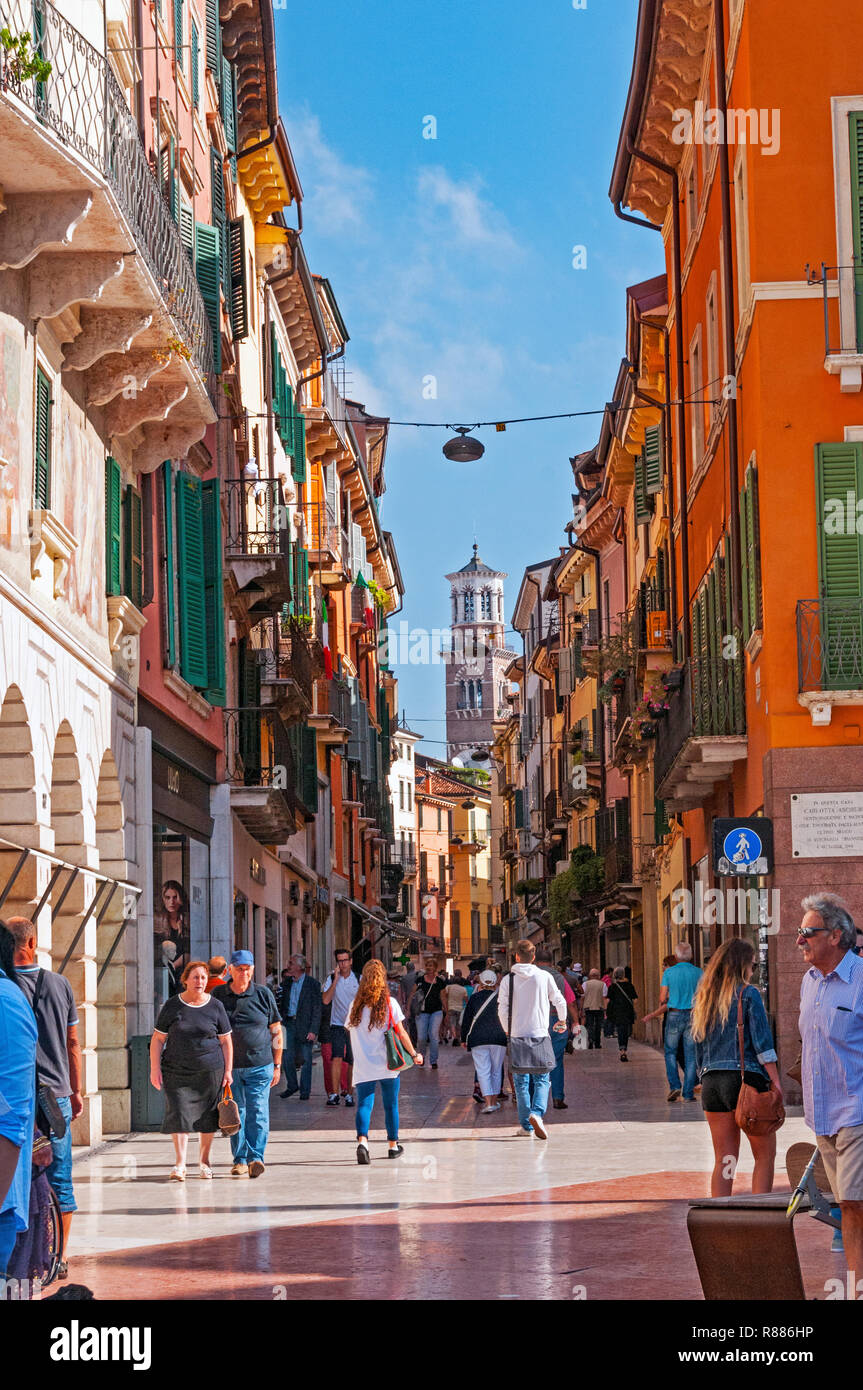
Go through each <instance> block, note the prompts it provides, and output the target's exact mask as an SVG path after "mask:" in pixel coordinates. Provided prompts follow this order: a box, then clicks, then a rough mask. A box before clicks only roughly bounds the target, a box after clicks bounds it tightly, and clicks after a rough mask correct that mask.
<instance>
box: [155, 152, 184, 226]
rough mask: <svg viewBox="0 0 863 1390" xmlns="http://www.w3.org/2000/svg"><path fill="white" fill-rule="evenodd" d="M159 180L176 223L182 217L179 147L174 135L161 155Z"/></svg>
mask: <svg viewBox="0 0 863 1390" xmlns="http://www.w3.org/2000/svg"><path fill="white" fill-rule="evenodd" d="M159 179H160V184H161V188H162V195H163V197H164V199H165V202H166V203H167V204H168V207H169V208H170V210H171V216H172V217H173V219H174V221H175V222H176V221H178V219H179V216H180V189H179V184H178V182H177V147H176V145H175V143H174V137H173V135H171V136H169V137H168V143H167V144H166V145H165V146H164V147H163V149H162V152H161V154H160V155H159Z"/></svg>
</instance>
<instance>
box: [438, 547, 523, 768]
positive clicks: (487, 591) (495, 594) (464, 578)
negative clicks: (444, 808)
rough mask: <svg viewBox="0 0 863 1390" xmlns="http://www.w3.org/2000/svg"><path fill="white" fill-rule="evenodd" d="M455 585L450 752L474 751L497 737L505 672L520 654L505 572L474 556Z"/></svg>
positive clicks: (449, 688)
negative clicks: (512, 634)
mask: <svg viewBox="0 0 863 1390" xmlns="http://www.w3.org/2000/svg"><path fill="white" fill-rule="evenodd" d="M445 577H446V579H447V580H448V581H449V585H450V631H451V633H452V649H451V651H450V653H449V655H448V658H447V662H446V737H447V756H448V758H453V757H454V756H455V755H456V754H462V753H463V754H469V753H470V752H471V751H472V750H473V749H475V748H478V747H486V748H487V747H488V746H489V745H490V744H491V741H492V737H493V734H492V723H493V721H494V720H495V719H496V718H497V717H498V712H499V711H500V710H501V708H502V706H503V704H504V694H505V687H506V681H505V680H504V675H503V673H504V671H505V669H506V667H507V666H508V665H509V663H510V662H511V661H512V659H513V657H514V656H515V652H513V651H509V650H508V649H507V646H506V641H505V637H504V633H505V622H504V614H503V603H504V598H503V581H504V580H505V579H506V572H505V571H504V570H493V569H490V568H489V566H488V565H487V564H485V562H484V561H483V560H481V559H480V556H479V553H478V547H477V545H476V542H474V547H473V556H472V557H471V559H470V560H469V561H468V563H467V564H466V565H465V566H464V567H463V568H462V569H460V570H457V571H456V572H455V573H454V574H448V575H446V576H445Z"/></svg>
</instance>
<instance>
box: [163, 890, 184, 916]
mask: <svg viewBox="0 0 863 1390" xmlns="http://www.w3.org/2000/svg"><path fill="white" fill-rule="evenodd" d="M162 903H163V905H164V908H165V911H166V912H169V913H170V914H171V916H172V917H173V916H174V915H175V914H176V913H178V912H179V911H180V908H181V907H182V905H183V904H182V899H181V898H180V894H179V893H178V892H177V890H176V888H167V887H166V888H163V889H162Z"/></svg>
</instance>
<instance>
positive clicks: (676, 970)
mask: <svg viewBox="0 0 863 1390" xmlns="http://www.w3.org/2000/svg"><path fill="white" fill-rule="evenodd" d="M701 974H702V972H701V971H700V970H699V968H698V966H697V965H693V964H692V962H691V961H689V960H679V961H678V962H677V964H676V965H670V966H669V967H668V969H667V970H664V971H663V972H662V979H661V980H660V981H659V983H660V984H661V985H665V986H666V987H667V989H668V1007H669V1009H691V1008H692V999H693V996H694V994H695V991H696V989H697V988H698V981H699V980H700V979H701Z"/></svg>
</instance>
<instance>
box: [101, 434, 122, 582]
mask: <svg viewBox="0 0 863 1390" xmlns="http://www.w3.org/2000/svg"><path fill="white" fill-rule="evenodd" d="M122 499H123V483H122V479H121V476H120V465H119V463H118V462H117V460H116V459H112V458H106V459H105V589H106V591H107V592H108V593H109V594H115V595H116V594H122V592H123V564H122V560H123V557H122V549H121V546H122V541H121V535H122V510H123V507H122Z"/></svg>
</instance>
